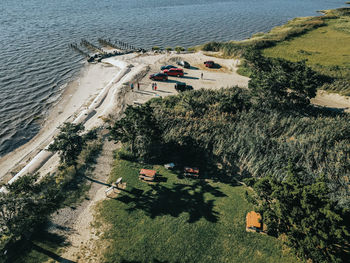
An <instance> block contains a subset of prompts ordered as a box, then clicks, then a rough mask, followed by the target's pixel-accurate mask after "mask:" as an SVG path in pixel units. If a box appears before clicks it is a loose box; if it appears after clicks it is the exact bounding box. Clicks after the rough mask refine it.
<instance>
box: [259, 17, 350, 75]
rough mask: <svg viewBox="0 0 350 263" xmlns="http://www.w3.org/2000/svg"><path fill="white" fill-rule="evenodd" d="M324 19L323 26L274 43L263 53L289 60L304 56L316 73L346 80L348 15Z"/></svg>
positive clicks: (349, 34) (349, 47)
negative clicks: (324, 24) (324, 23)
mask: <svg viewBox="0 0 350 263" xmlns="http://www.w3.org/2000/svg"><path fill="white" fill-rule="evenodd" d="M325 21H326V26H322V27H319V28H317V29H314V30H311V31H309V32H307V33H306V34H303V35H301V36H298V37H295V38H292V39H291V40H286V41H283V42H280V43H277V44H276V46H274V47H272V48H267V49H265V50H264V52H263V54H264V55H266V56H268V57H279V58H284V59H287V60H290V61H300V60H305V59H307V60H308V62H307V63H308V65H310V66H311V67H312V68H314V69H315V70H317V71H319V72H320V73H323V74H325V75H329V76H333V77H340V78H346V79H350V16H341V17H339V18H336V19H326V20H325Z"/></svg>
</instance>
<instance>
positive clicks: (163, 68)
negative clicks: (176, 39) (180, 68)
mask: <svg viewBox="0 0 350 263" xmlns="http://www.w3.org/2000/svg"><path fill="white" fill-rule="evenodd" d="M171 68H176V67H175V66H173V65H166V66H161V67H160V70H165V69H171Z"/></svg>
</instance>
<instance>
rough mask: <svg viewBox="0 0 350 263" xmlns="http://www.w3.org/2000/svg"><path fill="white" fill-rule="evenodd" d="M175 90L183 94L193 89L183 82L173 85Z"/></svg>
mask: <svg viewBox="0 0 350 263" xmlns="http://www.w3.org/2000/svg"><path fill="white" fill-rule="evenodd" d="M175 90H176V91H177V92H183V91H186V90H193V87H192V86H190V85H187V84H186V83H185V82H178V83H176V84H175Z"/></svg>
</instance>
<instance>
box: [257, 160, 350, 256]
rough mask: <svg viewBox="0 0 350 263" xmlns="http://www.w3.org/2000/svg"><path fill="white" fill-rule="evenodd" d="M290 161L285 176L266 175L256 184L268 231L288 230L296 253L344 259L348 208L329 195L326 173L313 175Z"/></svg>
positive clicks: (283, 232) (284, 231) (290, 242)
mask: <svg viewBox="0 0 350 263" xmlns="http://www.w3.org/2000/svg"><path fill="white" fill-rule="evenodd" d="M311 178H312V177H310V176H309V175H307V174H305V173H304V171H303V170H301V169H295V168H294V167H293V166H292V165H289V167H288V171H287V173H286V175H285V176H284V179H283V180H276V178H275V177H271V176H268V177H265V178H263V179H260V180H259V181H257V182H256V183H255V185H254V189H255V191H256V194H257V197H258V200H259V203H260V210H261V212H262V214H263V220H264V223H265V224H266V225H267V228H268V232H269V233H270V234H273V235H281V234H285V235H286V236H287V244H288V245H289V246H290V247H292V248H293V249H294V250H295V251H296V254H297V255H298V256H299V257H301V258H304V259H306V260H307V259H311V260H312V261H313V262H343V259H344V258H343V257H344V252H345V250H346V249H347V248H346V246H347V245H348V244H347V240H348V239H349V237H350V235H349V225H348V223H347V222H345V213H348V212H349V211H346V210H345V209H340V208H339V207H338V205H337V203H336V202H335V201H333V200H331V199H330V198H329V194H330V189H329V188H328V186H327V185H328V184H327V180H326V178H325V177H324V176H319V177H318V178H317V179H315V180H313V179H311Z"/></svg>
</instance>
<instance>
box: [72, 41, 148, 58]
mask: <svg viewBox="0 0 350 263" xmlns="http://www.w3.org/2000/svg"><path fill="white" fill-rule="evenodd" d="M98 42H99V44H100V45H101V46H103V47H110V48H112V50H111V51H107V50H104V49H102V48H101V47H99V46H96V45H94V44H93V43H91V42H89V41H87V40H85V39H82V40H81V42H80V45H79V46H78V44H75V43H73V44H70V45H69V47H70V48H72V49H73V50H75V51H76V52H78V53H79V54H81V55H83V56H84V57H86V59H87V61H88V62H101V60H102V59H104V58H108V57H113V56H120V55H125V54H129V53H133V52H141V53H145V52H147V51H146V50H145V49H143V48H136V47H135V46H133V45H131V44H128V43H125V42H123V41H111V40H110V39H108V40H106V39H102V38H99V39H98ZM84 48H85V49H86V50H88V51H90V52H93V54H92V55H91V54H90V53H89V52H86V51H85V50H84Z"/></svg>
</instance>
